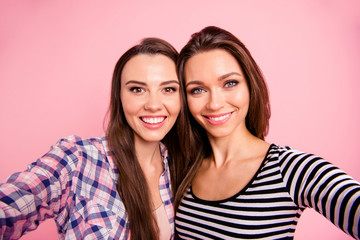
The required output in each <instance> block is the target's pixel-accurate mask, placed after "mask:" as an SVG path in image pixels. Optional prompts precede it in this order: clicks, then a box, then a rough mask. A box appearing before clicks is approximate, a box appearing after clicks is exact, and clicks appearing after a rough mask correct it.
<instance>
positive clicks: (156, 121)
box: [140, 115, 167, 129]
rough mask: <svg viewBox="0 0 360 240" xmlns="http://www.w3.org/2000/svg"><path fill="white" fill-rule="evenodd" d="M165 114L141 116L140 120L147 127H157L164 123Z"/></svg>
mask: <svg viewBox="0 0 360 240" xmlns="http://www.w3.org/2000/svg"><path fill="white" fill-rule="evenodd" d="M166 118H167V117H166V116H164V115H161V116H160V115H157V116H154V115H151V116H141V117H140V121H141V123H142V124H143V126H144V127H146V128H149V129H159V128H161V127H162V126H163V125H164V124H165V120H166Z"/></svg>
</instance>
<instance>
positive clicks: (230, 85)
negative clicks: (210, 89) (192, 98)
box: [190, 80, 239, 95]
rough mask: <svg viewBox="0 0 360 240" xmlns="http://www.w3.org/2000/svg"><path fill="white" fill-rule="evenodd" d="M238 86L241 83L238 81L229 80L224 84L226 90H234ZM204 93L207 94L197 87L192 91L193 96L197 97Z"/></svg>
mask: <svg viewBox="0 0 360 240" xmlns="http://www.w3.org/2000/svg"><path fill="white" fill-rule="evenodd" d="M238 84H239V81H237V80H229V81H226V82H225V83H224V87H225V88H233V87H235V86H236V85H238ZM203 92H205V90H204V89H203V88H200V87H196V88H193V89H191V90H190V94H191V95H197V94H201V93H203Z"/></svg>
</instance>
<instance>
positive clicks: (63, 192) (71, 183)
mask: <svg viewBox="0 0 360 240" xmlns="http://www.w3.org/2000/svg"><path fill="white" fill-rule="evenodd" d="M160 148H161V153H162V157H163V162H164V169H165V170H164V172H163V174H162V175H161V177H160V181H159V189H160V195H161V198H162V200H163V204H164V206H165V210H166V213H167V216H168V219H169V223H170V227H171V230H172V237H173V236H174V210H173V198H172V193H171V188H170V185H171V184H170V172H169V166H168V159H167V158H168V153H167V150H166V148H165V146H164V145H163V144H160ZM116 182H117V170H116V166H115V165H114V162H113V160H112V159H111V156H110V152H109V149H108V147H107V142H106V139H105V138H91V139H86V140H84V139H81V138H79V137H77V136H70V137H67V138H63V139H61V140H59V142H58V143H57V144H56V145H55V146H52V147H51V149H50V151H49V152H48V153H46V154H45V155H44V156H43V157H41V158H40V159H38V160H37V161H36V162H34V163H32V164H30V165H29V167H28V169H27V170H26V171H24V172H19V173H15V174H13V175H11V176H10V177H9V178H8V179H7V180H6V181H5V182H4V183H2V184H0V239H10V238H12V239H13V238H16V239H17V238H19V237H20V236H21V235H22V234H24V233H26V232H27V231H31V230H34V229H36V228H37V226H38V224H39V222H42V221H44V220H45V219H47V218H54V219H55V221H56V224H57V227H58V232H59V238H60V239H128V238H129V236H130V231H129V222H128V219H127V215H126V212H125V207H124V204H123V202H122V201H121V198H120V196H119V194H118V193H117V191H116ZM139 227H141V226H139Z"/></svg>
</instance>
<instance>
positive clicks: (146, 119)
mask: <svg viewBox="0 0 360 240" xmlns="http://www.w3.org/2000/svg"><path fill="white" fill-rule="evenodd" d="M141 120H142V121H143V122H146V123H149V124H158V123H161V122H162V121H164V120H165V117H155V118H150V117H141Z"/></svg>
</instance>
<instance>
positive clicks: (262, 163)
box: [190, 143, 276, 204]
mask: <svg viewBox="0 0 360 240" xmlns="http://www.w3.org/2000/svg"><path fill="white" fill-rule="evenodd" d="M274 146H276V145H275V144H273V143H272V144H270V146H269V148H268V150H267V152H266V154H265V157H264V159H263V160H262V162H261V164H260V166H259V168H258V170H257V171H256V172H255V174H254V176H253V177H252V178H251V180H250V181H249V182H248V183H247V184H246V186H245V187H243V188H242V189H241V190H240V191H239V192H237V193H236V194H235V195H233V196H230V197H228V198H225V199H221V200H205V199H202V198H199V197H197V196H196V195H195V194H194V192H193V190H192V185H191V186H190V194H191V196H192V197H193V198H194V199H195V200H197V201H199V202H204V203H207V204H220V203H224V202H228V201H231V200H233V199H236V198H237V197H238V196H240V195H241V194H242V193H244V192H245V191H246V190H247V189H248V188H249V187H250V186H251V185H252V184H253V182H254V181H255V179H256V178H257V176H258V175H259V173H260V171H261V169H262V168H263V167H264V166H265V164H266V161H267V160H268V155H269V153H270V150H271V149H272V148H273V147H274Z"/></svg>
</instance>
